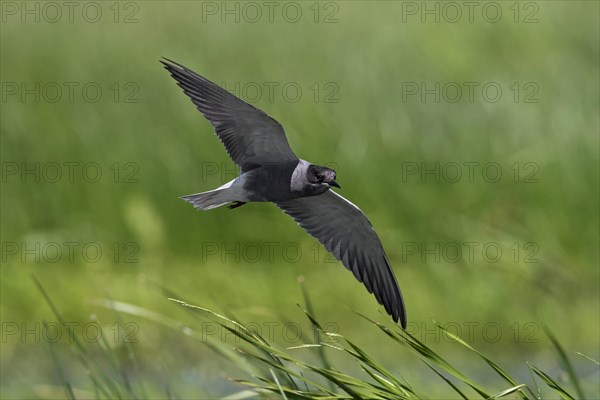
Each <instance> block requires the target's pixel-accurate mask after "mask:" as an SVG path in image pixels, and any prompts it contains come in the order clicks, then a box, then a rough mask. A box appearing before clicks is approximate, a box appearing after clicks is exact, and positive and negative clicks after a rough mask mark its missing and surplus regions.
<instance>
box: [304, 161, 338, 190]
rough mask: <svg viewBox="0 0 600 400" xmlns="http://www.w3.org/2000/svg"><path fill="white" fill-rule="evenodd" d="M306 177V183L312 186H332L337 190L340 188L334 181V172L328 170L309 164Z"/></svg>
mask: <svg viewBox="0 0 600 400" xmlns="http://www.w3.org/2000/svg"><path fill="white" fill-rule="evenodd" d="M306 175H307V176H306V178H307V179H308V182H309V183H311V184H313V185H318V186H323V187H326V188H330V187H332V186H335V187H337V188H339V187H340V185H338V183H337V182H336V181H335V171H334V170H332V169H330V168H327V167H321V166H320V165H314V164H311V165H310V166H309V167H308V169H307V170H306Z"/></svg>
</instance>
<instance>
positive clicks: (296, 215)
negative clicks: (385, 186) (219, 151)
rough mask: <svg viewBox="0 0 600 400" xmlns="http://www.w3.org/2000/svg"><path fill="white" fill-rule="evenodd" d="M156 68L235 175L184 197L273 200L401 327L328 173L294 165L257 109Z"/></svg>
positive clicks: (392, 288) (357, 218)
mask: <svg viewBox="0 0 600 400" xmlns="http://www.w3.org/2000/svg"><path fill="white" fill-rule="evenodd" d="M161 63H162V64H163V65H164V67H165V68H166V69H167V71H169V73H170V74H171V76H172V77H173V78H175V80H176V81H177V84H178V85H179V86H180V87H181V88H182V89H183V92H184V93H185V94H186V95H187V96H188V97H189V98H190V99H191V100H192V102H193V103H194V105H195V106H196V108H197V109H198V110H199V111H200V112H201V113H202V114H203V115H204V117H205V118H206V119H207V120H208V121H209V122H210V123H211V124H212V125H213V127H214V130H215V132H216V134H217V136H218V137H219V139H220V140H221V142H223V145H225V149H226V150H227V153H228V154H229V156H230V157H231V158H232V159H233V161H234V162H235V163H236V164H237V165H238V166H239V167H240V169H241V173H240V175H239V176H238V177H237V178H235V179H234V180H232V181H231V182H228V183H226V184H224V185H223V186H220V187H218V188H217V189H214V190H211V191H208V192H203V193H197V194H190V195H187V196H183V197H182V199H183V200H185V201H187V202H189V203H191V204H192V205H193V206H194V208H196V209H199V210H210V209H212V208H216V207H220V206H223V205H226V204H229V208H236V207H240V206H242V205H244V204H245V203H248V202H272V203H275V205H277V207H279V208H280V209H282V210H283V211H284V212H285V213H286V214H288V215H289V216H291V217H292V218H293V219H294V220H295V221H296V222H297V223H298V224H299V225H300V226H301V227H302V228H304V229H305V230H306V231H307V232H308V233H309V234H310V235H312V236H313V237H315V238H316V239H317V240H318V241H319V242H321V244H323V246H325V248H326V249H327V250H328V251H329V252H331V253H332V254H333V255H334V256H335V257H336V258H337V259H338V260H340V261H341V262H342V264H344V266H345V267H346V268H347V269H348V270H350V271H352V273H353V274H354V276H355V277H356V279H358V281H360V282H362V283H363V284H364V286H365V287H366V288H367V290H368V291H369V293H372V294H374V295H375V298H376V299H377V301H378V302H379V304H381V305H383V307H384V308H385V310H386V311H387V313H388V314H389V315H390V316H391V317H392V318H393V320H394V321H395V322H398V321H399V322H400V324H401V325H402V327H403V328H406V311H405V307H404V301H403V299H402V294H401V293H400V288H399V286H398V282H397V281H396V277H395V276H394V272H393V270H392V268H391V266H390V263H389V260H388V258H387V256H386V254H385V251H384V249H383V246H382V245H381V241H380V240H379V237H378V236H377V233H375V230H374V229H373V226H372V225H371V223H370V222H369V220H368V219H367V217H366V216H365V214H364V213H363V212H362V211H361V210H360V209H359V208H358V207H357V206H355V205H354V204H353V203H351V202H350V201H348V200H346V199H345V198H343V197H342V196H340V195H339V194H337V193H336V192H334V191H333V190H331V188H332V187H336V188H340V185H339V184H338V183H337V182H336V172H335V171H334V170H333V169H330V168H327V167H323V166H319V165H315V164H312V163H310V162H308V161H305V160H302V159H299V158H298V157H297V156H296V154H294V152H293V151H292V149H291V148H290V145H289V144H288V141H287V138H286V136H285V132H284V130H283V127H282V126H281V124H279V122H277V121H276V120H275V119H273V118H271V117H270V116H268V115H267V114H266V113H264V112H263V111H261V110H259V109H257V108H255V107H253V106H252V105H250V104H248V103H246V102H245V101H243V100H241V99H239V98H237V97H236V96H234V95H233V94H231V93H229V92H228V91H226V90H225V89H223V88H221V87H220V86H218V85H216V84H215V83H213V82H211V81H209V80H208V79H206V78H204V77H202V76H200V75H198V74H197V73H195V72H194V71H192V70H190V69H188V68H186V67H184V66H183V65H181V64H178V63H176V62H174V61H171V60H169V59H164V60H161Z"/></svg>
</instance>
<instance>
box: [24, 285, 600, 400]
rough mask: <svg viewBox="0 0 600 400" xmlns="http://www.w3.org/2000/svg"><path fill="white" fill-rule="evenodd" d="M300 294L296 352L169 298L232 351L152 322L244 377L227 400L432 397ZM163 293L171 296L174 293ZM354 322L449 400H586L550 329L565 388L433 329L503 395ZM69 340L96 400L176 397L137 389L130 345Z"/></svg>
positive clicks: (401, 338) (391, 331)
mask: <svg viewBox="0 0 600 400" xmlns="http://www.w3.org/2000/svg"><path fill="white" fill-rule="evenodd" d="M33 279H34V282H35V284H36V285H37V287H38V289H39V290H40V291H41V293H42V295H43V297H44V299H45V301H46V303H47V304H48V305H49V307H50V309H51V310H52V313H53V314H54V316H55V317H56V319H57V320H58V321H60V322H61V323H63V322H64V319H63V317H62V315H61V313H60V311H59V310H58V308H57V306H56V305H55V304H54V303H53V301H52V299H51V298H50V296H49V295H48V294H47V292H46V291H45V290H44V288H43V287H42V285H41V284H40V283H39V281H38V280H37V279H35V278H33ZM165 291H166V292H168V291H167V290H165ZM303 293H304V295H305V297H304V300H305V306H304V307H303V306H300V305H298V307H299V308H300V310H301V312H302V313H303V314H304V316H305V317H306V318H308V320H309V321H310V323H311V325H312V327H313V329H314V330H315V336H314V337H315V338H317V340H316V341H311V340H310V338H307V337H305V338H304V341H305V342H304V343H303V344H302V345H299V346H293V347H287V348H281V347H279V346H277V345H275V344H273V343H270V342H269V341H268V340H267V339H266V338H265V337H263V336H262V335H261V334H260V333H258V332H256V331H254V330H252V329H250V328H248V326H247V325H245V324H244V323H243V322H241V321H239V320H237V319H236V318H235V317H233V316H226V315H223V314H220V313H218V312H215V311H213V310H210V309H207V308H204V307H201V306H198V305H194V304H190V303H189V302H187V301H185V300H181V299H178V298H174V297H170V298H169V300H171V301H172V302H174V303H176V304H178V305H180V306H182V307H183V308H184V309H185V310H186V311H188V312H189V315H190V317H191V318H193V319H202V320H210V321H212V322H214V323H216V324H218V325H219V326H220V328H221V329H223V330H225V331H227V332H229V333H230V334H231V335H232V337H233V338H236V339H239V340H237V341H236V344H235V346H234V347H231V343H229V342H223V341H218V340H206V338H205V337H203V336H202V333H201V332H199V331H196V330H194V329H192V328H189V324H187V323H185V321H173V320H172V319H171V318H170V317H167V316H161V317H159V318H156V317H154V318H153V320H154V321H155V322H157V323H162V324H163V325H165V326H167V327H170V328H172V329H176V330H180V331H181V333H182V334H183V335H187V336H189V337H193V338H196V339H198V340H199V341H201V342H203V343H204V344H205V345H206V346H209V347H210V348H211V349H212V350H213V351H214V353H215V354H217V355H218V356H219V357H222V358H224V359H226V360H227V361H228V362H230V363H232V364H234V365H236V366H238V367H239V368H240V369H241V370H243V371H245V374H246V376H236V377H229V378H228V379H230V380H232V381H234V382H236V383H238V384H239V385H240V390H239V391H238V392H236V393H234V394H232V395H230V396H227V397H226V399H229V400H233V399H245V398H256V397H261V398H284V399H427V398H431V394H428V392H427V388H422V387H415V386H413V385H411V383H410V382H408V381H407V380H406V379H404V378H403V376H402V373H401V372H398V371H391V370H390V369H388V368H386V367H385V366H383V365H382V363H380V362H378V361H377V360H376V359H374V358H373V357H372V356H370V355H369V354H368V352H367V351H365V350H364V349H363V347H362V346H361V345H360V344H359V343H355V342H354V341H353V340H351V339H350V338H348V337H346V336H345V335H343V334H340V333H332V332H328V331H327V330H326V329H324V328H323V327H322V326H321V324H320V323H319V321H318V318H316V317H315V316H314V314H313V310H312V306H311V302H310V298H309V296H308V294H307V291H306V289H305V288H304V287H303ZM169 294H170V295H171V296H173V295H174V294H173V293H169ZM105 306H106V307H108V308H110V309H112V310H114V312H115V314H116V315H117V316H118V315H119V314H120V313H128V314H134V315H137V316H140V317H144V318H148V315H154V314H155V313H154V312H152V311H150V310H145V309H143V308H141V307H137V306H134V305H131V304H127V303H121V302H115V301H112V300H110V299H108V300H107V301H106V303H105ZM356 318H361V319H364V320H366V321H368V322H369V323H370V326H371V329H373V330H374V331H377V332H379V334H380V335H381V336H382V338H381V340H382V341H383V340H388V344H387V345H388V346H390V347H389V348H390V351H394V348H395V346H402V347H406V348H408V349H410V351H411V352H412V353H413V354H414V356H415V358H414V359H411V360H410V361H407V363H406V366H407V368H410V367H411V365H414V363H420V362H422V363H424V364H425V365H427V366H428V367H429V368H430V369H431V371H432V373H433V375H432V377H433V379H437V380H439V381H440V382H443V383H445V384H446V385H447V389H448V391H447V397H448V398H461V399H465V400H466V399H472V398H482V399H498V398H519V399H523V400H528V399H540V398H558V397H560V398H563V399H576V398H578V399H585V398H586V395H585V394H584V392H583V390H582V389H581V384H580V378H579V377H578V376H577V374H576V373H575V369H574V367H573V365H572V363H571V361H570V359H569V356H568V355H567V354H568V353H567V351H565V350H564V348H563V346H562V345H561V344H560V343H559V341H558V340H557V339H556V337H554V335H553V334H552V332H551V331H550V330H548V329H545V332H546V335H547V336H548V338H549V339H550V343H551V347H552V350H553V351H554V353H555V354H556V356H557V358H558V359H559V360H560V365H561V369H562V372H563V373H564V374H566V375H567V376H568V382H567V383H561V382H559V379H557V378H556V377H553V376H552V375H553V374H552V373H549V372H547V371H544V369H543V368H540V367H539V366H536V365H533V364H529V363H526V365H527V367H528V369H529V371H530V373H531V376H532V381H531V382H528V383H525V382H520V381H519V380H518V379H516V378H514V377H513V376H512V375H511V373H510V371H508V370H506V369H504V368H502V367H501V366H500V365H498V364H496V363H495V362H494V361H493V360H492V359H490V358H488V357H487V356H486V355H485V354H483V353H482V352H480V351H479V350H477V349H476V348H474V347H472V346H471V345H470V344H468V343H467V342H466V341H464V340H463V339H461V338H460V337H458V336H456V335H454V334H453V333H451V332H449V331H448V330H446V329H445V328H444V327H442V326H441V325H439V324H437V323H436V328H437V329H438V330H439V331H440V333H441V334H443V335H446V337H447V338H449V339H451V340H452V341H453V342H454V343H455V345H456V346H458V347H460V348H461V349H462V350H463V351H466V352H472V353H474V354H475V355H476V356H477V357H478V358H479V360H480V362H481V364H482V368H487V371H488V373H489V374H493V375H497V376H498V377H499V378H500V380H501V381H502V382H503V385H504V388H503V389H502V390H500V391H497V390H493V389H491V388H489V387H486V385H485V384H483V383H481V382H478V381H477V378H473V377H469V376H468V374H467V373H465V372H462V371H461V370H460V369H459V368H457V367H456V366H454V365H453V363H452V361H451V360H448V359H447V358H446V357H445V356H444V355H443V354H441V353H440V352H438V351H436V350H435V349H434V348H432V347H430V346H428V345H427V344H425V343H424V342H423V341H421V340H419V339H418V338H417V337H415V336H413V335H411V334H410V333H408V332H406V331H404V330H402V329H401V328H399V327H398V326H395V325H394V326H392V327H390V326H386V325H384V324H381V323H379V322H376V321H373V320H372V319H370V318H368V317H366V316H364V315H362V314H359V313H356ZM182 327H184V328H182ZM201 337H202V339H201ZM73 341H74V347H73V353H74V355H75V358H76V359H77V362H79V363H80V364H81V366H82V367H83V368H85V370H86V372H87V374H88V376H89V379H90V381H91V384H92V387H93V388H94V391H95V393H94V394H95V398H98V399H126V398H127V399H129V398H132V399H138V398H140V399H141V398H150V397H152V398H157V397H158V398H177V396H176V395H174V393H173V392H172V391H171V390H170V389H169V388H163V389H164V391H163V392H161V391H160V388H157V387H152V388H145V387H144V386H143V384H142V381H143V380H142V379H136V373H138V372H139V367H138V365H137V361H136V355H135V352H134V351H133V349H132V348H131V347H130V346H127V352H126V356H125V357H123V356H119V354H118V353H116V352H115V351H114V349H111V346H109V344H108V343H106V342H103V343H101V346H100V347H101V349H102V352H100V354H99V355H98V353H97V352H93V351H90V349H89V348H87V347H86V345H84V344H83V343H82V342H81V341H80V340H78V339H77V338H76V337H73ZM330 351H331V352H341V353H343V354H344V355H346V356H347V357H348V361H349V362H352V363H355V364H357V365H359V366H360V369H361V370H362V372H363V373H362V374H361V375H356V374H351V373H348V372H345V369H347V368H345V367H344V365H332V364H331V362H330V361H329V359H328V357H327V354H328V352H330ZM50 352H51V353H52V357H53V359H54V361H55V364H56V369H57V371H58V373H59V374H60V377H61V380H62V382H63V384H64V393H65V397H66V398H69V399H75V398H77V396H76V395H75V391H74V388H73V385H72V384H71V382H70V381H69V378H68V376H66V374H65V373H64V370H65V368H64V365H63V361H60V357H58V355H57V354H56V353H55V350H54V349H53V345H50ZM305 353H312V355H313V356H315V357H312V361H306V359H305V358H306V357H304V355H305ZM588 360H589V361H590V362H593V363H595V364H596V365H597V366H600V364H599V363H598V362H597V361H595V360H592V359H591V358H588ZM523 362H525V361H523ZM129 364H133V365H134V366H135V368H129V367H128V366H127V365H129ZM244 387H246V388H244Z"/></svg>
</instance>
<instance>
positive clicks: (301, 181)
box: [290, 160, 310, 192]
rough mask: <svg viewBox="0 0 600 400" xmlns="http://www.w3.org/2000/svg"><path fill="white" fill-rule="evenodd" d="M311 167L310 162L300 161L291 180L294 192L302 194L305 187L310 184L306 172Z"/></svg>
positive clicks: (291, 188)
mask: <svg viewBox="0 0 600 400" xmlns="http://www.w3.org/2000/svg"><path fill="white" fill-rule="evenodd" d="M309 166H310V163H309V162H308V161H304V160H300V162H299V163H298V165H296V168H295V169H294V172H293V173H292V179H291V180H290V190H291V191H292V192H301V191H302V190H303V189H304V186H306V184H307V183H308V179H307V178H306V170H307V169H308V167H309Z"/></svg>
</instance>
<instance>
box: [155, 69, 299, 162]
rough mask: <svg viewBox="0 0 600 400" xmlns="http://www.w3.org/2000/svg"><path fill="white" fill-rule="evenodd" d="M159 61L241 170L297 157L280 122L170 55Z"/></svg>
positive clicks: (296, 158)
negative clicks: (168, 57)
mask: <svg viewBox="0 0 600 400" xmlns="http://www.w3.org/2000/svg"><path fill="white" fill-rule="evenodd" d="M160 62H161V63H163V65H164V66H165V68H166V69H167V70H168V71H169V72H170V73H171V76H172V77H173V78H175V80H176V81H177V83H178V85H179V86H180V87H181V88H182V89H183V91H184V93H185V94H186V95H188V96H189V97H190V99H192V102H193V103H194V104H195V105H196V107H197V108H198V110H199V111H200V112H201V113H202V114H203V115H204V117H206V119H208V121H209V122H210V123H211V124H212V125H213V126H214V128H215V132H216V133H217V135H218V136H219V139H221V141H222V142H223V144H224V145H225V149H226V150H227V153H229V156H230V157H231V158H232V159H233V161H234V162H235V163H236V164H237V165H239V166H240V167H241V168H242V172H244V171H247V170H250V169H253V168H255V167H257V166H259V165H267V164H279V163H284V162H288V161H298V157H296V155H295V154H294V152H293V151H292V149H291V148H290V145H289V144H288V141H287V138H286V137H285V132H284V131H283V127H282V126H281V125H280V124H279V122H277V121H275V120H274V119H273V118H271V117H269V116H268V115H267V114H265V113H264V112H262V111H261V110H259V109H257V108H255V107H253V106H251V105H250V104H248V103H246V102H245V101H243V100H240V99H239V98H237V97H236V96H234V95H233V94H231V93H229V92H228V91H226V90H225V89H223V88H221V87H220V86H218V85H216V84H214V83H213V82H211V81H209V80H208V79H206V78H204V77H202V76H200V75H198V74H197V73H195V72H194V71H192V70H190V69H188V68H186V67H184V66H183V65H181V64H178V63H176V62H174V61H171V60H167V59H165V60H161V61H160Z"/></svg>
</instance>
